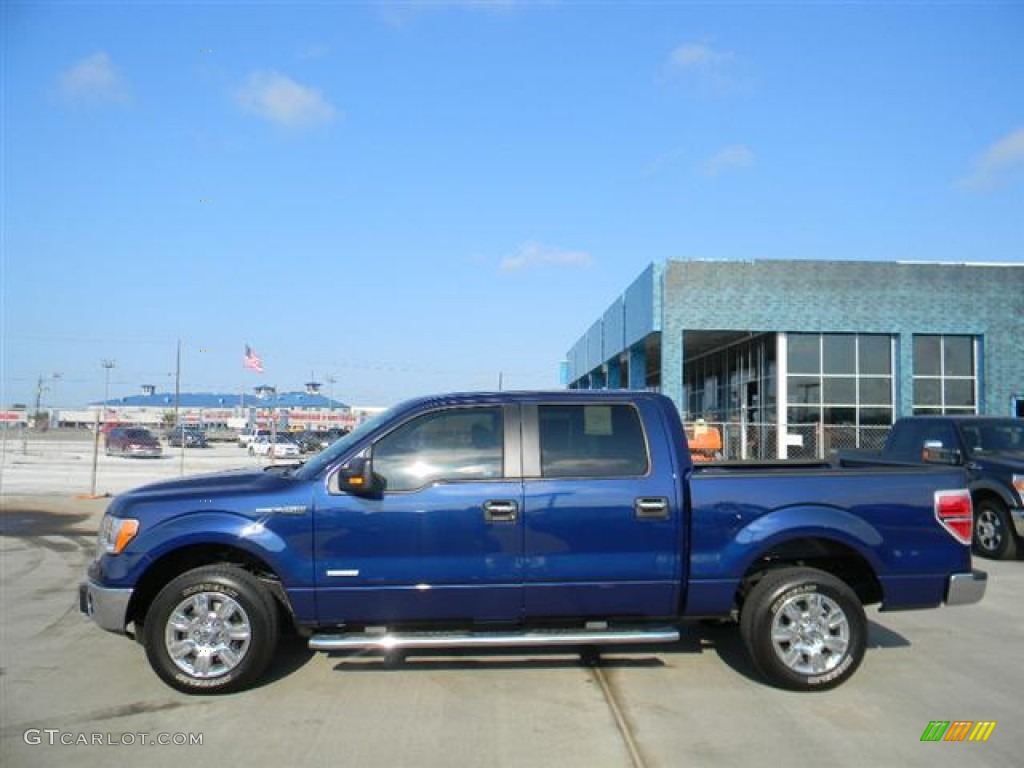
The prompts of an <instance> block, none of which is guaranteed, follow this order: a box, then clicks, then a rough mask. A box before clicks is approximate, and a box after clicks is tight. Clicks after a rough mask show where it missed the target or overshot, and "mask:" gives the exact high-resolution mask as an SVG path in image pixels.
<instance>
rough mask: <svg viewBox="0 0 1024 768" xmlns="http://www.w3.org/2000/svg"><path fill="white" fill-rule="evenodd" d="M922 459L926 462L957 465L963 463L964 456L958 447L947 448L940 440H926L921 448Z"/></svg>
mask: <svg viewBox="0 0 1024 768" xmlns="http://www.w3.org/2000/svg"><path fill="white" fill-rule="evenodd" d="M921 461H922V462H924V463H925V464H948V465H950V466H954V467H955V466H958V465H960V464H961V463H963V458H962V457H961V456H960V451H958V450H957V449H956V448H945V447H943V445H942V442H941V441H939V440H926V441H925V444H924V447H923V448H922V449H921Z"/></svg>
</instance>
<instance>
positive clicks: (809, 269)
mask: <svg viewBox="0 0 1024 768" xmlns="http://www.w3.org/2000/svg"><path fill="white" fill-rule="evenodd" d="M692 331H736V332H744V331H750V332H757V333H861V334H868V333H870V334H890V335H893V336H895V337H896V349H897V352H896V360H897V365H896V374H897V379H896V414H895V415H896V416H902V415H909V414H910V413H911V412H912V406H913V379H912V377H913V338H914V336H915V335H917V334H952V335H970V336H973V337H975V338H976V339H978V341H979V342H980V343H979V344H978V350H979V354H978V389H979V403H978V406H979V411H980V412H982V413H990V414H998V415H1006V414H1009V413H1010V412H1011V403H1012V402H1013V399H1014V398H1015V397H1018V398H1024V265H1019V264H930V263H893V262H876V261H859V262H834V261H746V262H736V261H728V262H727V261H668V262H665V263H662V264H652V265H651V266H649V267H648V268H647V269H645V270H644V272H643V273H641V275H640V276H639V277H638V278H637V279H636V280H635V281H634V282H633V284H632V285H630V286H629V287H628V288H627V289H626V291H625V292H624V293H623V295H622V296H621V297H619V298H618V299H616V300H615V301H614V302H613V304H612V306H611V307H610V308H609V310H608V312H606V313H605V315H604V316H603V317H602V318H601V319H599V320H598V321H597V322H596V323H594V325H593V326H592V327H591V329H590V330H589V331H588V333H587V334H586V335H585V336H584V337H583V338H582V339H580V340H579V341H578V342H577V343H576V345H574V347H573V349H572V351H570V353H569V355H568V363H569V365H568V383H569V385H570V386H573V387H595V386H596V387H604V386H607V385H608V379H609V371H610V370H612V371H613V370H615V369H616V368H617V367H618V366H619V364H620V363H619V361H620V360H622V359H628V360H630V365H629V381H628V382H626V381H623V377H621V376H619V377H618V378H617V379H616V381H618V382H619V386H631V387H637V386H643V383H642V379H640V378H638V376H637V372H636V370H634V369H635V368H637V364H636V362H635V361H636V360H637V359H638V355H639V354H640V353H641V352H642V348H643V345H644V344H645V342H646V343H647V344H648V345H649V344H650V339H652V338H653V339H658V344H659V346H660V355H661V358H660V359H661V362H660V379H659V380H658V381H657V383H656V386H657V387H659V388H660V389H661V391H662V392H664V393H665V394H667V395H669V396H670V397H672V399H673V400H675V402H676V403H677V404H679V405H680V406H682V404H683V403H684V402H685V397H684V392H683V360H684V357H685V356H686V350H685V349H684V348H683V339H684V332H692ZM648 348H649V347H648ZM609 364H610V365H609ZM648 385H649V383H648ZM681 410H683V409H682V408H681Z"/></svg>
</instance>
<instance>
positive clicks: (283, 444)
mask: <svg viewBox="0 0 1024 768" xmlns="http://www.w3.org/2000/svg"><path fill="white" fill-rule="evenodd" d="M300 454H301V451H300V450H299V446H298V445H297V444H296V443H295V441H294V440H292V438H291V437H290V436H289V435H287V434H286V433H283V432H282V433H280V434H278V435H277V436H276V437H274V438H271V436H270V435H260V436H259V437H257V438H256V439H255V440H253V441H252V443H250V444H249V455H250V456H269V457H270V458H272V459H280V458H287V457H289V456H299V455H300Z"/></svg>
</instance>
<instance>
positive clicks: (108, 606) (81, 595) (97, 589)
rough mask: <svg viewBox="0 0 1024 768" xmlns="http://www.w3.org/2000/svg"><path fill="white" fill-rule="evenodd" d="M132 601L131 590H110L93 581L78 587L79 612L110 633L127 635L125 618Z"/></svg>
mask: <svg viewBox="0 0 1024 768" xmlns="http://www.w3.org/2000/svg"><path fill="white" fill-rule="evenodd" d="M131 599H132V590H130V589H109V588H107V587H101V586H100V585H99V584H97V583H96V582H94V581H91V580H90V581H84V582H82V583H81V584H79V585H78V607H79V610H81V611H82V613H84V614H86V615H87V616H89V618H91V619H92V620H93V621H95V622H96V624H98V625H99V626H100V627H101V628H103V629H105V630H107V631H108V632H117V633H118V634H121V635H123V634H126V632H125V625H126V621H125V617H126V616H127V615H128V603H129V601H130V600H131Z"/></svg>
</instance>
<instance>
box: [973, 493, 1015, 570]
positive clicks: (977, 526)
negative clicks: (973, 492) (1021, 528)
mask: <svg viewBox="0 0 1024 768" xmlns="http://www.w3.org/2000/svg"><path fill="white" fill-rule="evenodd" d="M974 551H975V552H977V553H978V554H979V555H981V556H982V557H990V558H992V559H993V560H1013V559H1014V558H1015V557H1016V556H1017V540H1016V539H1015V538H1014V530H1013V524H1012V522H1011V521H1010V513H1009V512H1008V511H1007V510H1006V505H1005V504H1003V503H1002V502H1001V501H999V500H998V499H983V500H981V501H979V502H978V503H977V504H976V505H975V507H974Z"/></svg>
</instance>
